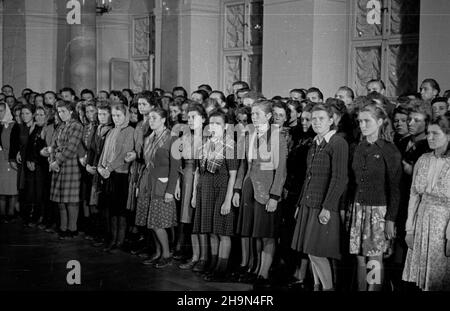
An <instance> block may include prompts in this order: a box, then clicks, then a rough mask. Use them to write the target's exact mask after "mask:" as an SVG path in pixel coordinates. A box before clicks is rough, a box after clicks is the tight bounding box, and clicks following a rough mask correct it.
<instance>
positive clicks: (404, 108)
mask: <svg viewBox="0 0 450 311" xmlns="http://www.w3.org/2000/svg"><path fill="white" fill-rule="evenodd" d="M409 113H410V109H409V108H408V107H407V106H405V105H399V106H398V107H395V109H394V112H393V114H392V116H394V117H395V115H396V114H404V115H409Z"/></svg>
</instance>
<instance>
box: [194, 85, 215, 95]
mask: <svg viewBox="0 0 450 311" xmlns="http://www.w3.org/2000/svg"><path fill="white" fill-rule="evenodd" d="M197 89H199V90H205V91H207V92H208V93H211V92H212V88H211V86H210V85H209V84H202V85H199V86H198V88H197Z"/></svg>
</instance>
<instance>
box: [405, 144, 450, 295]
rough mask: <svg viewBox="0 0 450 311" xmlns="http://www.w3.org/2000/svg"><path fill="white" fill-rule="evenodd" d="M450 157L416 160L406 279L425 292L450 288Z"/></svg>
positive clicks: (430, 154) (409, 216) (409, 213)
mask: <svg viewBox="0 0 450 311" xmlns="http://www.w3.org/2000/svg"><path fill="white" fill-rule="evenodd" d="M449 221H450V157H449V156H447V157H444V158H438V157H436V156H435V155H434V154H433V153H427V154H424V155H423V156H422V157H421V158H420V159H419V161H418V162H417V163H416V167H415V171H414V177H413V183H412V186H411V195H410V200H409V207H408V220H407V222H406V231H407V232H408V233H412V234H413V236H414V242H413V249H408V254H407V257H406V263H405V268H404V270H403V280H404V281H407V282H414V283H416V284H417V286H418V287H420V288H421V289H422V290H425V291H429V290H430V291H435V290H438V291H441V290H450V257H446V256H445V244H446V240H447V239H449V238H450V228H449Z"/></svg>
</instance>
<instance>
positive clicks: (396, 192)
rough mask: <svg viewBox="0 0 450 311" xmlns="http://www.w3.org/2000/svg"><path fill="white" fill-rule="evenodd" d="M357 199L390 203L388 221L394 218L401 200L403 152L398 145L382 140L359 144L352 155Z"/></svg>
mask: <svg viewBox="0 0 450 311" xmlns="http://www.w3.org/2000/svg"><path fill="white" fill-rule="evenodd" d="M352 171H353V176H354V184H355V188H354V190H355V191H354V194H353V197H354V201H355V202H358V203H360V204H362V205H369V206H385V205H386V206H387V213H386V220H390V221H394V222H395V220H396V218H397V212H398V207H399V201H400V179H401V176H402V165H401V154H400V152H399V151H398V149H397V147H396V146H395V145H394V144H393V143H391V142H388V141H385V140H382V139H379V140H377V141H376V142H375V143H374V144H369V143H368V142H367V141H366V140H364V141H362V142H361V143H359V145H358V146H357V147H356V150H355V154H354V156H353V163H352Z"/></svg>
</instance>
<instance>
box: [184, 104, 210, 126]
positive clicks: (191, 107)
mask: <svg viewBox="0 0 450 311" xmlns="http://www.w3.org/2000/svg"><path fill="white" fill-rule="evenodd" d="M192 111H195V112H197V113H198V114H199V115H200V116H201V117H202V118H203V119H205V124H206V123H207V122H208V114H207V113H206V110H205V107H203V105H202V104H199V103H197V102H192V101H190V102H189V106H188V109H187V111H186V113H189V112H192Z"/></svg>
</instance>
